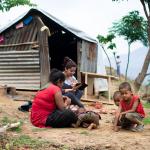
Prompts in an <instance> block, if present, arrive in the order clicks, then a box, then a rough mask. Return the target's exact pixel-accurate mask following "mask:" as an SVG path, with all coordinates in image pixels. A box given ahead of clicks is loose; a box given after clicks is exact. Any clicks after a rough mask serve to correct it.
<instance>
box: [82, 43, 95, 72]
mask: <svg viewBox="0 0 150 150" xmlns="http://www.w3.org/2000/svg"><path fill="white" fill-rule="evenodd" d="M80 51H81V53H82V54H81V67H80V71H81V72H94V73H95V72H96V68H97V45H96V44H94V43H90V42H87V41H82V46H81V49H80Z"/></svg>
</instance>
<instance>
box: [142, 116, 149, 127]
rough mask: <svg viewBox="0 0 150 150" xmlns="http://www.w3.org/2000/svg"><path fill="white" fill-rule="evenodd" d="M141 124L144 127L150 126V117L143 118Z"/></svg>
mask: <svg viewBox="0 0 150 150" xmlns="http://www.w3.org/2000/svg"><path fill="white" fill-rule="evenodd" d="M143 122H144V124H145V125H147V124H150V117H147V118H144V120H143Z"/></svg>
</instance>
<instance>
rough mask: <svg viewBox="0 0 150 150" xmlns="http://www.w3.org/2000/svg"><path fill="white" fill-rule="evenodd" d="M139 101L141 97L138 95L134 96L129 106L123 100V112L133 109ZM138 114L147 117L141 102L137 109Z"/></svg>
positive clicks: (121, 102)
mask: <svg viewBox="0 0 150 150" xmlns="http://www.w3.org/2000/svg"><path fill="white" fill-rule="evenodd" d="M137 100H139V97H138V96H136V95H133V96H132V99H131V101H130V103H129V104H127V103H126V102H125V101H124V100H121V101H120V104H121V108H122V109H123V111H128V110H130V109H132V107H133V104H134V102H135V101H137ZM136 112H137V113H139V114H140V115H141V116H142V117H145V112H144V109H143V106H142V103H141V102H139V104H138V106H137V108H136Z"/></svg>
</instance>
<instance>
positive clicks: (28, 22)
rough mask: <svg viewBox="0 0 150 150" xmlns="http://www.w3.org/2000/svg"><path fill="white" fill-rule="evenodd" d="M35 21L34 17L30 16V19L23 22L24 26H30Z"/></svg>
mask: <svg viewBox="0 0 150 150" xmlns="http://www.w3.org/2000/svg"><path fill="white" fill-rule="evenodd" d="M32 20H33V17H32V16H29V17H28V18H26V19H24V20H23V23H24V25H28V24H30V22H31V21H32Z"/></svg>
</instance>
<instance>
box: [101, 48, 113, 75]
mask: <svg viewBox="0 0 150 150" xmlns="http://www.w3.org/2000/svg"><path fill="white" fill-rule="evenodd" d="M102 49H103V51H104V52H105V54H106V56H107V59H108V62H109V67H110V68H109V69H110V75H112V70H111V68H112V67H111V62H110V59H109V56H108V54H107V52H106V51H105V49H104V47H103V46H102Z"/></svg>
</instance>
